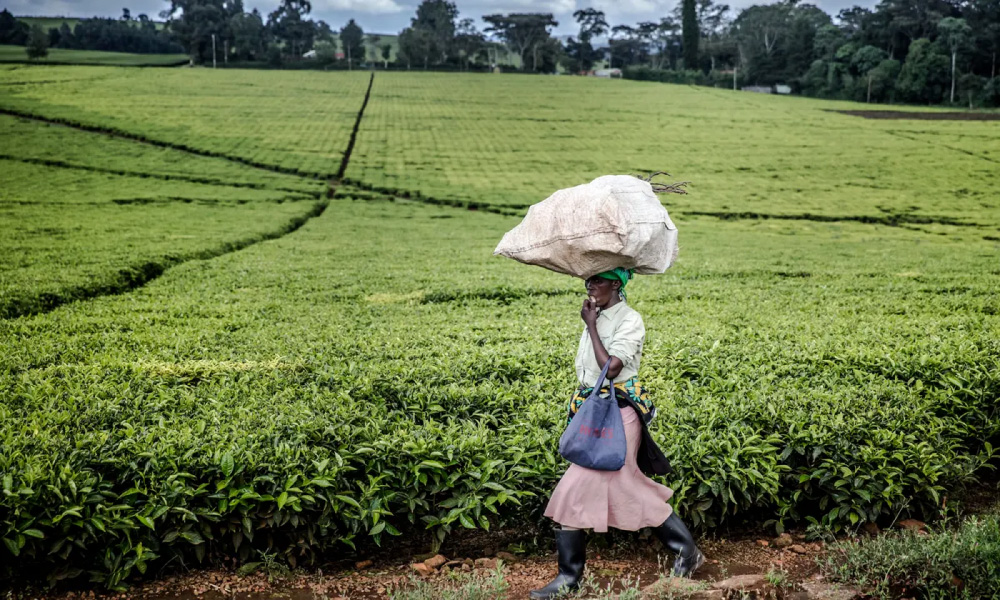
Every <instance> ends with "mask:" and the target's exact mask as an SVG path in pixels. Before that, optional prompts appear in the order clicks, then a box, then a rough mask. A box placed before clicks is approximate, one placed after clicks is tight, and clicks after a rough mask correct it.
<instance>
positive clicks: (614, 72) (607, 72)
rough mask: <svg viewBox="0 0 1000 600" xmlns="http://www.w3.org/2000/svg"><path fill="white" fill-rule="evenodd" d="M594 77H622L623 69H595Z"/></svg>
mask: <svg viewBox="0 0 1000 600" xmlns="http://www.w3.org/2000/svg"><path fill="white" fill-rule="evenodd" d="M594 77H604V78H615V77H617V78H618V79H621V77H622V70H621V69H596V70H595V71H594Z"/></svg>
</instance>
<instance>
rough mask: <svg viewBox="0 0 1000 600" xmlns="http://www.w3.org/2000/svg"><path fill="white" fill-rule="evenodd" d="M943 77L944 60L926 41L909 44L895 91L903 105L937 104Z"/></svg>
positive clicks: (945, 76)
mask: <svg viewBox="0 0 1000 600" xmlns="http://www.w3.org/2000/svg"><path fill="white" fill-rule="evenodd" d="M947 73H948V57H947V56H945V55H943V54H941V53H940V52H939V51H938V49H937V47H936V44H933V43H931V41H930V40H929V39H927V38H921V39H919V40H916V41H915V42H913V43H912V44H910V49H909V52H907V54H906V62H904V63H903V68H902V70H901V71H900V73H899V79H898V80H897V81H896V90H897V91H898V92H899V93H900V95H902V100H904V101H907V102H920V103H925V104H937V103H939V102H941V101H942V100H943V99H944V94H945V89H946V86H947V85H948V74H947Z"/></svg>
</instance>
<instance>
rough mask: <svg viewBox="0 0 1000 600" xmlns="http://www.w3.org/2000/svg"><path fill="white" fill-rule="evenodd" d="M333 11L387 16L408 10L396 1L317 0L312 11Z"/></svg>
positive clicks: (408, 8)
mask: <svg viewBox="0 0 1000 600" xmlns="http://www.w3.org/2000/svg"><path fill="white" fill-rule="evenodd" d="M317 9H319V10H335V11H344V12H357V13H362V14H367V15H389V14H393V13H398V12H402V11H404V10H410V7H404V6H403V5H401V4H399V3H397V2H396V0H319V1H318V2H314V3H313V10H317Z"/></svg>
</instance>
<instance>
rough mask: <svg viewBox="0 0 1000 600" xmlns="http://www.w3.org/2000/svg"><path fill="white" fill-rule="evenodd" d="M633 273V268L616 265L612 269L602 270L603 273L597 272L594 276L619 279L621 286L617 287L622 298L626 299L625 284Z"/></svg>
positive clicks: (612, 279)
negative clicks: (616, 266) (615, 267)
mask: <svg viewBox="0 0 1000 600" xmlns="http://www.w3.org/2000/svg"><path fill="white" fill-rule="evenodd" d="M633 274H635V271H634V270H633V269H623V268H621V267H618V268H617V269H612V270H610V271H604V272H603V273H598V274H597V275H594V277H600V278H601V279H610V280H611V281H620V282H621V284H622V286H621V287H620V288H618V291H619V292H621V295H622V298H624V299H626V300H628V297H627V296H626V295H625V285H626V284H628V280H629V279H632V275H633Z"/></svg>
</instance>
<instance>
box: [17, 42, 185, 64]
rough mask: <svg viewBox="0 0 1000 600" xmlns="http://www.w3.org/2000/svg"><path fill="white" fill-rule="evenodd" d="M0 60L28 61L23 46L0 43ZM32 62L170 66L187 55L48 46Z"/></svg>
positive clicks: (181, 60) (183, 59)
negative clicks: (46, 53) (47, 49)
mask: <svg viewBox="0 0 1000 600" xmlns="http://www.w3.org/2000/svg"><path fill="white" fill-rule="evenodd" d="M0 62H29V61H28V55H27V54H26V53H25V52H24V46H9V45H0ZM31 62H32V63H33V64H51V65H114V66H120V67H171V66H177V65H183V64H186V63H187V62H188V57H187V56H185V55H183V54H130V53H128V52H104V51H101V50H69V49H66V48H49V55H48V56H46V57H45V58H42V59H38V60H35V61H31Z"/></svg>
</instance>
